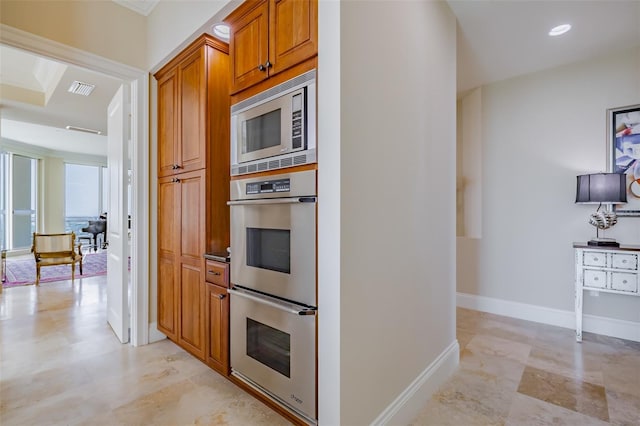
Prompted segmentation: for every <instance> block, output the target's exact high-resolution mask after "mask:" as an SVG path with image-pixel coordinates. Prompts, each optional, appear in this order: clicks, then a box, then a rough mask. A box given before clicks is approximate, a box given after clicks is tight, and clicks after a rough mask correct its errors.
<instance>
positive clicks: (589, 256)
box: [573, 243, 640, 342]
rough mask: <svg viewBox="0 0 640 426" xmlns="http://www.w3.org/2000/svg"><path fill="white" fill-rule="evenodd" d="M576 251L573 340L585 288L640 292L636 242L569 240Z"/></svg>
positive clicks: (578, 330)
mask: <svg viewBox="0 0 640 426" xmlns="http://www.w3.org/2000/svg"><path fill="white" fill-rule="evenodd" d="M573 248H574V250H575V254H576V340H577V341H578V342H582V299H583V292H584V291H585V290H589V291H598V292H606V293H615V294H625V295H629V296H640V293H639V292H638V290H639V288H640V273H639V271H638V263H639V260H640V246H629V245H621V246H620V247H602V246H600V247H599V246H590V245H587V244H586V243H573Z"/></svg>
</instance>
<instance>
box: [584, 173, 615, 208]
mask: <svg viewBox="0 0 640 426" xmlns="http://www.w3.org/2000/svg"><path fill="white" fill-rule="evenodd" d="M577 178H578V186H577V188H576V203H585V204H586V203H595V204H598V203H611V204H618V203H626V202H627V188H626V185H625V184H626V177H625V175H623V174H621V173H595V174H591V175H581V176H577Z"/></svg>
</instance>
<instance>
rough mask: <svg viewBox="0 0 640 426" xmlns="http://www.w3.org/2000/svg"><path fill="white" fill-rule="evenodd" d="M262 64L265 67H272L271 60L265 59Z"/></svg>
mask: <svg viewBox="0 0 640 426" xmlns="http://www.w3.org/2000/svg"><path fill="white" fill-rule="evenodd" d="M264 66H265V67H267V68H271V67H273V64H272V63H271V61H269V60H268V59H267V62H266V63H265V64H264Z"/></svg>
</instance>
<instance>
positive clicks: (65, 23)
mask: <svg viewBox="0 0 640 426" xmlns="http://www.w3.org/2000/svg"><path fill="white" fill-rule="evenodd" d="M0 22H2V24H5V25H8V26H10V27H13V28H17V29H20V30H23V31H26V32H29V33H32V34H35V35H38V36H40V37H44V38H46V39H49V40H53V41H56V42H58V43H62V44H65V45H67V46H71V47H74V48H77V49H80V50H83V51H85V52H90V53H93V54H95V55H98V56H101V57H103V58H107V59H110V60H112V61H116V62H119V63H122V64H126V65H130V66H132V67H136V68H139V69H146V51H147V49H146V41H147V35H146V28H147V24H146V18H145V17H144V16H142V15H139V14H137V13H135V12H133V11H132V10H129V9H127V8H124V7H122V6H120V5H118V4H116V3H114V2H112V1H70V0H66V1H65V0H63V1H46V0H29V1H22V0H3V1H2V2H0Z"/></svg>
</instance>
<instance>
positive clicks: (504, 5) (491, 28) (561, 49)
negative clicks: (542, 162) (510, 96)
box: [448, 0, 640, 93]
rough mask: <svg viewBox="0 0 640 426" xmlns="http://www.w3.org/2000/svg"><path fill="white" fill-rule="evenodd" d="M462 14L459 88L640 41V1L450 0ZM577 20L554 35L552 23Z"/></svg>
mask: <svg viewBox="0 0 640 426" xmlns="http://www.w3.org/2000/svg"><path fill="white" fill-rule="evenodd" d="M448 3H449V6H450V7H451V9H452V10H453V13H454V14H455V15H456V18H457V19H458V24H459V28H458V93H461V92H464V91H466V90H469V89H472V88H474V87H477V86H480V85H482V84H487V83H491V82H495V81H499V80H504V79H507V78H510V77H514V76H517V75H522V74H528V73H531V72H535V71H540V70H543V69H547V68H553V67H556V66H559V65H563V64H568V63H571V62H578V61H581V60H585V59H588V58H590V57H594V56H599V55H604V54H606V53H607V52H614V51H617V50H622V49H626V48H630V47H633V46H640V1H638V0H621V1H618V0H599V1H598V0H589V1H585V0H570V1H562V0H553V1H528V0H508V1H483V0H477V1H473V0H465V1H462V0H448ZM560 24H571V25H572V29H571V31H569V32H568V33H566V34H564V35H562V36H558V37H549V36H548V35H547V33H548V32H549V30H550V29H551V28H552V27H555V26H557V25H560Z"/></svg>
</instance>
